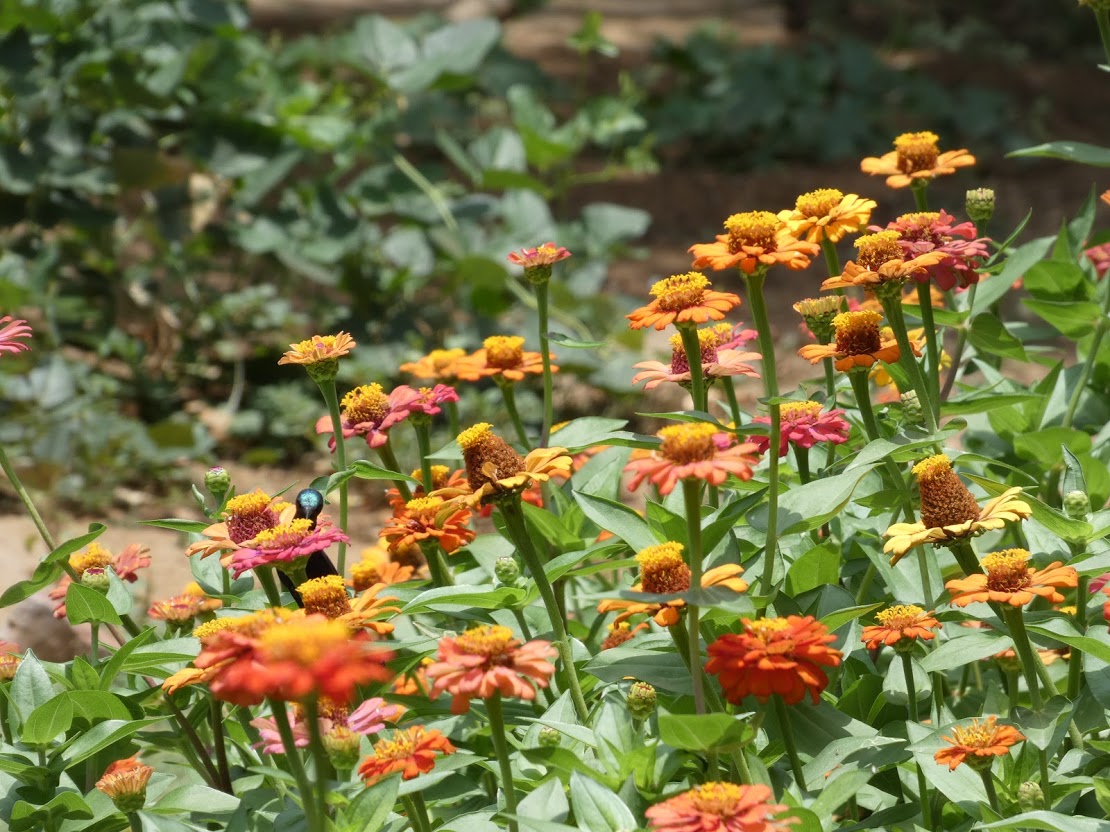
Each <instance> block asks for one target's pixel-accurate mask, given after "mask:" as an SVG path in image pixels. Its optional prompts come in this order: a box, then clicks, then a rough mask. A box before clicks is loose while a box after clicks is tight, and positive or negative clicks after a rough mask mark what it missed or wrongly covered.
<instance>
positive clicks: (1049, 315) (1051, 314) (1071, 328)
mask: <svg viewBox="0 0 1110 832" xmlns="http://www.w3.org/2000/svg"><path fill="white" fill-rule="evenodd" d="M1022 303H1024V304H1025V305H1026V307H1028V308H1029V310H1030V311H1031V312H1033V314H1034V315H1036V316H1037V317H1039V318H1043V319H1044V320H1045V321H1047V322H1048V323H1050V324H1052V326H1054V327H1056V329H1058V330H1059V331H1060V332H1061V333H1063V334H1064V335H1066V336H1067V337H1069V338H1071V339H1073V340H1074V339H1077V338H1082V337H1083V336H1084V335H1090V334H1091V333H1092V332H1094V331H1095V327H1096V326H1097V325H1098V322H1099V320H1101V318H1102V308H1101V307H1100V306H1099V305H1098V304H1097V303H1091V302H1090V301H1081V302H1076V301H1054V300H1039V299H1037V298H1022Z"/></svg>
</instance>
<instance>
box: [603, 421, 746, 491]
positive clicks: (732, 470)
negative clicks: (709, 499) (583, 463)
mask: <svg viewBox="0 0 1110 832" xmlns="http://www.w3.org/2000/svg"><path fill="white" fill-rule="evenodd" d="M720 432H721V430H720V428H718V427H717V426H715V425H711V424H709V423H707V422H683V423H681V424H678V425H668V426H667V427H665V428H663V429H662V430H660V431H659V432H658V433H656V436H658V437H659V438H660V439H662V440H663V441H662V443H661V444H660V445H659V447H658V448H657V449H656V450H653V451H651V452H650V453H648V454H647V455H646V456H641V457H638V458H635V459H632V460H631V461H630V462H629V463H628V464H627V465H626V466H625V467H624V470H625V471H626V472H628V473H630V474H632V478H631V480H630V481H629V484H628V489H629V490H630V491H635V490H636V489H637V488H639V487H640V484H641V483H643V482H644V480H648V481H649V482H651V484H652V485H654V486H656V487H657V488H658V489H659V493H660V494H670V493H671V492H672V491H673V490H674V487H675V486H676V485H677V484H678V482H679V481H680V480H684V479H700V480H705V481H706V482H707V483H709V484H710V485H720V484H721V483H723V482H724V481H725V480H726V479H728V477H729V475H730V474H731V475H732V476H734V477H737V478H739V479H741V480H750V479H751V478H752V465H754V464H756V463H757V462H758V461H759V457H758V455H757V451H758V449H757V448H756V446H755V445H753V444H751V443H746V442H745V443H740V444H736V445H732V446H731V447H728V448H725V449H722V448H720V447H719V445H718V443H717V442H716V441H714V440H715V438H716V436H717V435H718V434H719V433H720Z"/></svg>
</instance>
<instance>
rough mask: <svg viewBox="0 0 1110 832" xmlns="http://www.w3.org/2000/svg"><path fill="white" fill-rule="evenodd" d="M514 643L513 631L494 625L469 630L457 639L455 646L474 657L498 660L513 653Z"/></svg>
mask: <svg viewBox="0 0 1110 832" xmlns="http://www.w3.org/2000/svg"><path fill="white" fill-rule="evenodd" d="M513 641H514V639H513V631H512V630H510V629H509V628H508V627H502V626H500V625H492V626H484V627H474V628H473V629H470V630H467V631H466V632H465V633H463V634H462V635H461V636H459V637H458V638H457V639H455V646H456V647H458V648H459V649H460V650H462V651H463V652H464V653H469V654H470V655H472V656H486V657H487V658H497V657H499V656H504V655H505V654H506V653H511V652H512V651H513V648H514V646H515V645H514V644H513Z"/></svg>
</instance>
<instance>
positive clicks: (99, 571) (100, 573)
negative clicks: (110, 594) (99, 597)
mask: <svg viewBox="0 0 1110 832" xmlns="http://www.w3.org/2000/svg"><path fill="white" fill-rule="evenodd" d="M81 586H87V587H89V588H90V589H95V590H96V591H97V592H107V591H108V587H109V586H111V581H110V580H109V579H108V573H107V571H105V570H104V569H103V568H102V567H99V566H90V567H89V568H88V569H86V570H85V571H84V572H82V573H81Z"/></svg>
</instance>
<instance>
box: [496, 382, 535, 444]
mask: <svg viewBox="0 0 1110 832" xmlns="http://www.w3.org/2000/svg"><path fill="white" fill-rule="evenodd" d="M497 386H498V387H500V388H501V396H502V398H503V399H504V400H505V409H506V410H507V411H509V420H510V421H511V422H512V423H513V427H514V428H516V435H517V439H518V440H519V441H520V444H521V447H523V448H524V450H525V451H530V450H532V443H531V442H529V441H528V431H526V430H525V429H524V422H523V421H521V418H520V411H519V410H517V406H516V393H514V392H513V383H512V382H511V381H500V380H499V381H498V382H497Z"/></svg>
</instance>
